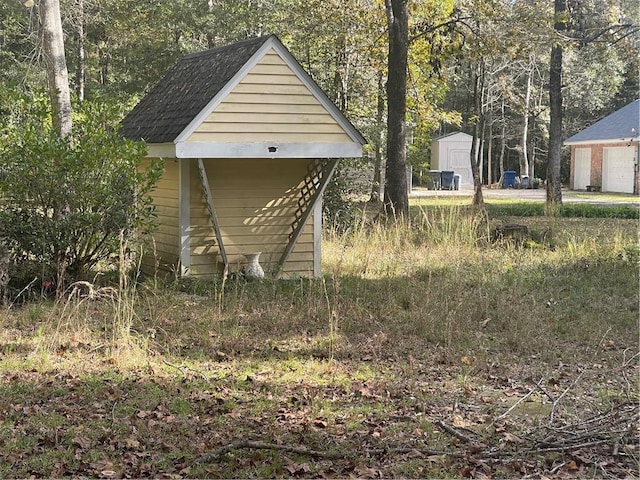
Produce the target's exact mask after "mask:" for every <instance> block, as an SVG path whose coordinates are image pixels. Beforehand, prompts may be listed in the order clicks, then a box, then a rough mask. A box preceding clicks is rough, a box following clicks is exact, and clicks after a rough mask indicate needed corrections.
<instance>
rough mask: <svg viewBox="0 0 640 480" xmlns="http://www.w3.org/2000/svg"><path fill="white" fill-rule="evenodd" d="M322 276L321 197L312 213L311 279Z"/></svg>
mask: <svg viewBox="0 0 640 480" xmlns="http://www.w3.org/2000/svg"><path fill="white" fill-rule="evenodd" d="M321 275H322V197H320V199H319V200H318V202H317V203H316V205H315V211H314V212H313V278H320V276H321Z"/></svg>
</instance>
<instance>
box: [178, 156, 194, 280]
mask: <svg viewBox="0 0 640 480" xmlns="http://www.w3.org/2000/svg"><path fill="white" fill-rule="evenodd" d="M178 162H180V169H179V176H178V182H179V189H178V192H179V193H178V210H179V224H180V245H179V248H180V257H179V260H180V276H181V277H184V276H187V275H189V268H190V267H191V245H190V240H191V182H190V176H191V162H190V160H189V159H188V158H179V159H178Z"/></svg>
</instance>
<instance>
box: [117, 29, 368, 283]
mask: <svg viewBox="0 0 640 480" xmlns="http://www.w3.org/2000/svg"><path fill="white" fill-rule="evenodd" d="M122 133H123V135H124V136H125V137H127V138H132V139H136V140H143V141H145V142H146V143H147V146H148V157H149V158H150V159H153V158H163V159H164V160H165V171H164V173H163V176H162V178H161V179H160V181H159V182H158V185H157V187H156V188H155V190H154V191H153V192H152V196H153V199H154V202H155V204H156V206H157V209H158V216H159V221H160V227H159V229H158V231H157V232H156V234H155V235H154V238H153V240H154V245H155V254H154V255H153V258H150V257H149V258H147V259H145V268H146V269H151V268H154V269H156V270H157V269H160V270H173V271H176V272H178V273H179V274H180V275H191V276H211V275H214V274H220V273H224V272H227V271H234V270H236V269H238V268H241V267H242V265H243V264H244V263H245V261H246V260H245V255H247V254H250V253H254V252H262V253H261V257H260V260H261V262H260V263H261V264H262V266H263V268H264V270H265V271H266V272H267V274H271V275H282V276H285V277H286V276H293V275H300V276H305V277H317V276H319V275H320V256H321V242H320V239H321V228H322V213H321V208H322V193H323V191H324V188H325V187H326V185H327V183H328V181H329V180H330V178H331V176H332V174H333V172H334V170H335V167H336V165H337V162H338V160H339V159H340V158H345V157H360V156H362V147H363V145H364V144H365V143H366V142H365V140H364V138H363V136H362V135H361V134H360V132H358V130H357V129H356V128H355V127H354V126H353V125H352V124H351V123H350V122H349V121H348V120H347V119H346V118H345V116H344V115H343V114H342V113H341V112H340V111H339V110H338V108H337V107H336V106H335V105H334V104H333V103H332V102H331V101H330V100H329V99H328V97H327V96H326V95H325V94H324V92H323V91H322V90H321V89H320V88H319V87H318V85H317V84H316V83H315V82H314V81H313V79H312V78H311V77H310V76H309V75H308V74H307V73H306V72H305V71H304V69H303V68H302V67H301V66H300V64H299V63H298V62H297V61H296V59H295V58H294V57H293V56H292V54H291V53H290V52H289V51H288V50H287V49H286V47H285V46H284V45H283V44H282V43H281V42H280V40H279V39H278V38H277V37H276V36H274V35H270V36H266V37H260V38H254V39H249V40H245V41H242V42H239V43H235V44H232V45H228V46H225V47H220V48H215V49H212V50H207V51H204V52H199V53H195V54H191V55H188V56H186V57H184V58H182V59H181V60H179V61H178V63H177V64H176V65H175V66H174V68H173V69H171V70H170V71H169V72H168V73H167V75H166V76H165V77H164V78H163V79H162V80H161V81H160V82H159V83H158V84H157V85H156V86H155V87H154V88H153V89H152V90H151V91H150V92H149V94H148V95H147V96H145V97H144V98H143V99H142V100H141V101H140V103H139V104H138V105H136V107H135V108H134V109H133V110H132V111H131V112H130V113H129V115H127V117H126V118H125V119H124V120H123V122H122Z"/></svg>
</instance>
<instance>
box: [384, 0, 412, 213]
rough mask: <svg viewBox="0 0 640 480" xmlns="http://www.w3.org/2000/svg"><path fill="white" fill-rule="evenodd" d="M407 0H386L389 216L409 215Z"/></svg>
mask: <svg viewBox="0 0 640 480" xmlns="http://www.w3.org/2000/svg"><path fill="white" fill-rule="evenodd" d="M407 2H408V0H385V5H386V11H387V20H388V24H389V65H388V70H389V73H388V78H387V129H388V132H387V168H386V180H385V183H386V186H385V189H384V209H385V212H386V213H387V214H394V215H397V216H406V215H407V214H408V213H409V195H408V192H407V165H406V163H407V162H406V161H407V146H406V143H405V137H406V132H405V117H406V113H407V61H408V60H407V58H408V52H409V11H408V7H407Z"/></svg>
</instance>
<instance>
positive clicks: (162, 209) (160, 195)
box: [142, 159, 180, 274]
mask: <svg viewBox="0 0 640 480" xmlns="http://www.w3.org/2000/svg"><path fill="white" fill-rule="evenodd" d="M150 162H151V159H149V160H145V162H144V163H143V165H142V167H143V168H146V167H148V165H149V164H150ZM178 189H179V163H178V160H175V159H169V160H167V161H166V162H165V166H164V173H163V175H162V177H161V178H160V180H159V181H158V183H157V184H156V186H155V188H154V189H153V190H152V191H151V193H150V196H151V198H152V199H153V202H154V204H155V206H156V211H157V214H158V229H157V230H156V231H155V232H154V234H153V235H152V244H151V248H150V251H149V252H148V253H147V254H146V255H145V256H144V258H143V260H142V266H143V269H144V270H145V271H146V272H148V273H151V274H153V273H155V272H156V270H160V271H171V270H173V269H175V268H176V266H177V263H178V258H179V254H180V253H179V237H180V231H179V216H180V213H179V190H178Z"/></svg>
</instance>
